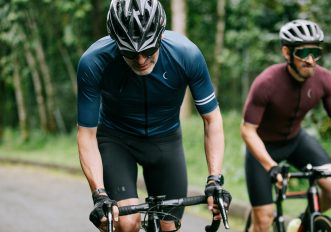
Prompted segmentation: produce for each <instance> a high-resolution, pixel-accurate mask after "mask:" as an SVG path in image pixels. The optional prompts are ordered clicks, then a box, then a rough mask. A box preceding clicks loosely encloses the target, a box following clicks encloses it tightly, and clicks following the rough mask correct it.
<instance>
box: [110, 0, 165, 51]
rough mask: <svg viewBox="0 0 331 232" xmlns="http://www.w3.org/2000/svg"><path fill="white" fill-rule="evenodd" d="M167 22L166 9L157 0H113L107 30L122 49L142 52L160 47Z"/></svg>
mask: <svg viewBox="0 0 331 232" xmlns="http://www.w3.org/2000/svg"><path fill="white" fill-rule="evenodd" d="M165 26H166V15H165V11H164V9H163V7H162V5H161V3H160V2H159V1H158V0H112V1H111V3H110V7H109V11H108V15H107V31H108V33H109V34H110V36H111V37H112V38H113V39H114V40H115V41H116V42H117V45H118V47H119V49H120V50H126V51H131V52H141V51H143V50H146V49H149V48H153V47H158V46H159V43H160V39H161V34H162V32H163V31H164V29H165Z"/></svg>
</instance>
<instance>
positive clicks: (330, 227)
mask: <svg viewBox="0 0 331 232" xmlns="http://www.w3.org/2000/svg"><path fill="white" fill-rule="evenodd" d="M314 228H315V229H314V232H331V219H330V218H329V217H328V216H325V215H319V216H317V217H315V219H314Z"/></svg>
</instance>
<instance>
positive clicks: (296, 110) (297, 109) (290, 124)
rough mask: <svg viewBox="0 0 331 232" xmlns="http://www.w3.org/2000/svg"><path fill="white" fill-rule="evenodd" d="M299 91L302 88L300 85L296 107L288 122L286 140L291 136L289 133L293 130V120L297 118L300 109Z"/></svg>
mask: <svg viewBox="0 0 331 232" xmlns="http://www.w3.org/2000/svg"><path fill="white" fill-rule="evenodd" d="M301 89H302V86H301V85H300V86H299V91H298V101H297V106H296V107H295V110H294V114H293V117H292V119H291V120H290V122H289V131H288V134H287V136H286V137H287V139H288V136H289V135H290V134H291V131H292V129H293V124H294V121H295V119H296V118H297V115H298V112H299V109H300V102H301Z"/></svg>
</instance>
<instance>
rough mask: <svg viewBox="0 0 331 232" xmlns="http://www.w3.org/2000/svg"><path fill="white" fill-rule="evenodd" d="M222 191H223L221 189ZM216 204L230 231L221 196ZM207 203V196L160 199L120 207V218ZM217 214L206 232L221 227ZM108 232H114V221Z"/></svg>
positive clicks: (109, 210) (110, 221)
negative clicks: (156, 208)
mask: <svg viewBox="0 0 331 232" xmlns="http://www.w3.org/2000/svg"><path fill="white" fill-rule="evenodd" d="M220 191H222V189H220ZM220 193H221V192H220ZM215 201H216V204H217V205H218V207H219V210H220V213H221V217H222V221H223V223H224V227H225V228H226V229H229V228H230V227H229V224H228V218H227V212H226V209H225V206H224V202H223V199H222V198H221V195H220V194H219V196H218V197H215ZM205 203H207V197H206V196H205V195H200V196H190V197H184V198H179V199H171V200H162V199H159V200H157V202H154V203H142V204H137V205H128V206H122V207H118V210H119V216H124V215H129V214H135V213H141V212H147V211H149V210H150V209H151V208H153V207H159V209H161V210H162V208H166V207H178V206H191V205H198V204H205ZM214 216H215V214H213V220H212V222H211V225H207V226H206V227H205V230H206V232H216V231H217V230H218V228H219V226H220V220H214ZM109 218H112V212H111V206H110V205H109V206H108V219H109ZM108 221H109V225H108V231H113V225H112V220H108Z"/></svg>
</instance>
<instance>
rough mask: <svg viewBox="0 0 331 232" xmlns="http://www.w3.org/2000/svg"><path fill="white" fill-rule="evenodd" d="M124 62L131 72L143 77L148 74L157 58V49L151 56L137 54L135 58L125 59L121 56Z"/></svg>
mask: <svg viewBox="0 0 331 232" xmlns="http://www.w3.org/2000/svg"><path fill="white" fill-rule="evenodd" d="M123 58H124V60H125V62H126V63H127V64H128V65H129V66H130V68H131V69H132V71H133V72H134V73H135V74H137V75H139V76H144V75H148V74H150V73H151V72H152V71H153V69H154V67H155V64H156V62H157V59H158V58H159V49H157V50H156V51H155V52H154V53H153V54H152V55H149V56H147V55H145V54H143V53H140V54H137V56H136V57H132V58H129V57H126V56H125V55H123Z"/></svg>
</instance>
